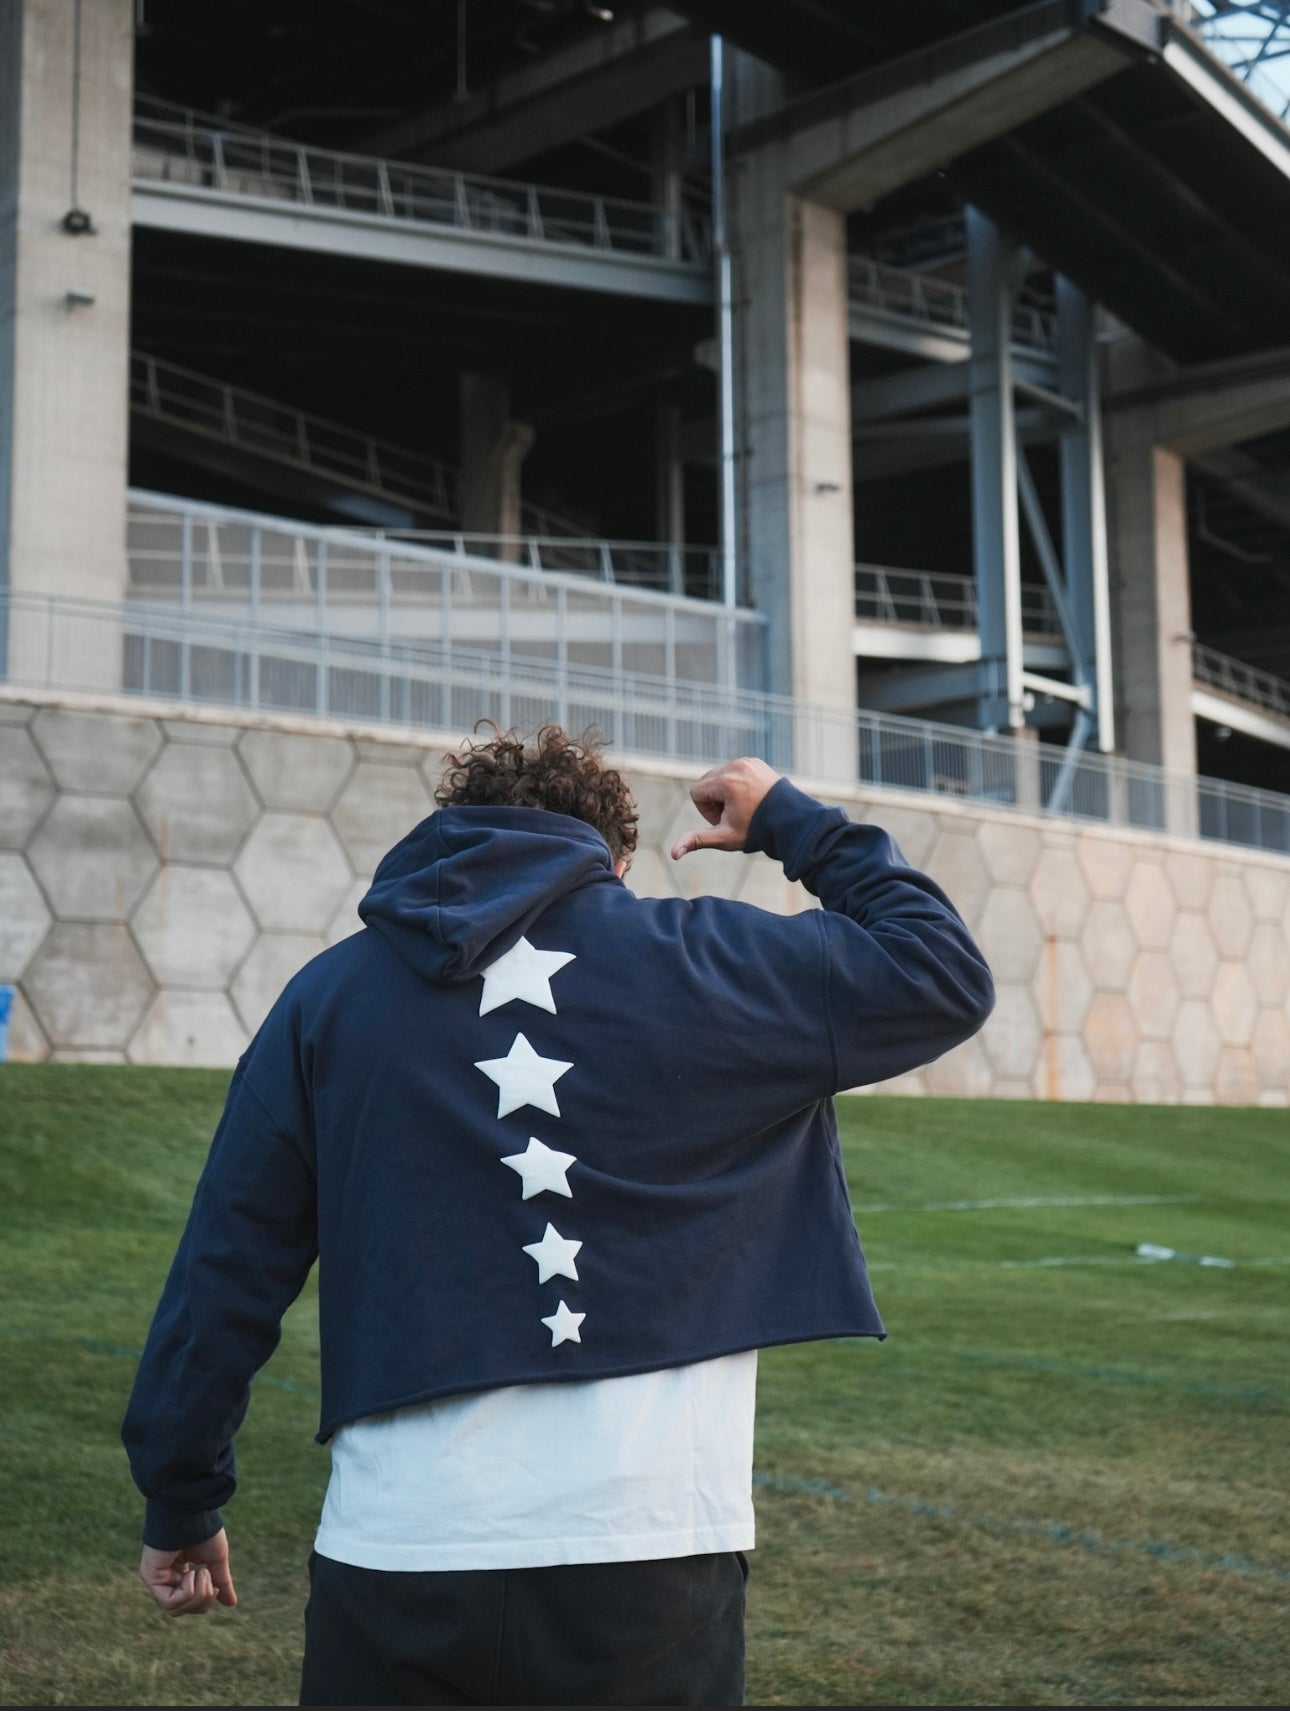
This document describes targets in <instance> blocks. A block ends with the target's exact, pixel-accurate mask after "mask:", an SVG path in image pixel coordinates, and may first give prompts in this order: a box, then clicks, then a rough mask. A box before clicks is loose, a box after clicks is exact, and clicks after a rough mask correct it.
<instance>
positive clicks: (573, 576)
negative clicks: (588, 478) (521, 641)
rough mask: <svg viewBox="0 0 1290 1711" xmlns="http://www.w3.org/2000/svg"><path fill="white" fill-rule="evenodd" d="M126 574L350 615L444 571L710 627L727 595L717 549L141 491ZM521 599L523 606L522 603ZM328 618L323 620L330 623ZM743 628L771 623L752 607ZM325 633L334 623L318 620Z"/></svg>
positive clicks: (138, 582) (135, 585) (141, 582)
mask: <svg viewBox="0 0 1290 1711" xmlns="http://www.w3.org/2000/svg"><path fill="white" fill-rule="evenodd" d="M127 517H128V533H127V543H128V565H129V587H130V592H131V593H138V594H144V595H152V594H157V593H161V592H166V591H168V592H170V593H172V594H173V593H176V592H181V593H182V592H183V591H185V590H186V591H187V594H188V596H190V597H195V598H207V599H211V600H215V601H221V600H223V601H227V600H229V599H243V598H245V599H248V600H250V602H251V603H252V608H253V609H256V608H258V606H259V604H260V603H261V602H263V601H271V600H274V599H277V600H282V599H290V600H292V601H296V600H298V599H299V597H300V596H301V595H304V596H306V597H307V598H309V599H313V598H315V597H317V596H318V595H319V593H320V591H321V596H322V598H323V599H324V602H326V601H327V600H330V601H331V602H332V603H333V604H334V603H337V602H339V603H340V604H342V605H348V606H352V605H353V604H354V603H355V602H356V601H360V602H362V601H366V602H368V603H375V602H378V601H379V600H380V599H381V598H382V590H383V589H384V590H385V592H386V593H387V594H389V595H390V596H391V597H392V598H394V597H401V598H403V599H405V600H406V601H414V600H416V599H418V598H423V597H424V589H423V588H422V585H424V588H437V587H438V584H439V581H440V579H441V578H442V576H443V574H444V570H445V567H459V569H458V571H457V574H458V575H459V577H460V578H468V577H469V576H470V575H471V574H476V575H477V576H480V577H483V578H485V579H487V578H489V577H492V578H493V579H494V580H495V579H496V577H497V576H498V575H504V576H505V577H506V578H508V579H509V580H510V581H511V582H512V583H516V584H524V585H525V586H526V587H527V589H528V592H527V594H526V595H525V596H524V598H526V599H527V600H529V601H530V602H532V601H534V600H543V599H545V598H546V595H545V594H543V592H542V590H543V589H544V588H546V589H548V590H549V588H550V587H552V586H554V585H555V583H556V582H558V581H559V579H560V578H561V577H564V578H567V579H568V582H569V586H570V588H571V589H574V588H576V589H577V592H578V593H579V595H580V596H581V597H584V598H585V597H586V595H587V589H586V584H587V583H593V584H604V585H605V592H604V593H603V595H602V594H597V595H596V596H595V597H596V598H597V599H608V598H609V597H610V593H609V591H610V590H613V591H616V593H618V594H621V595H623V596H626V595H627V594H628V593H630V592H639V593H641V594H642V595H644V594H648V595H650V596H652V597H657V596H660V595H663V596H670V597H674V598H675V600H679V601H680V603H681V606H682V607H684V608H685V609H686V610H689V611H691V612H692V613H706V614H707V615H708V617H709V619H710V618H711V603H712V602H713V601H714V600H715V599H716V596H717V595H718V594H719V593H720V580H721V578H720V562H719V554H718V552H717V549H716V548H715V547H686V546H672V545H668V544H667V543H662V542H657V541H598V540H588V539H586V538H585V537H582V536H565V537H561V536H555V537H551V536H546V535H477V534H465V533H463V532H462V531H460V530H387V529H359V528H348V527H344V528H340V527H336V528H326V527H322V526H319V525H315V524H310V523H300V522H297V521H296V520H295V519H293V518H286V517H271V516H266V515H264V514H263V513H261V512H256V511H242V510H237V509H234V508H233V507H230V506H223V505H208V504H203V503H201V502H199V501H197V500H192V499H184V498H180V497H176V496H173V495H171V494H166V493H151V492H147V491H145V490H142V489H139V488H133V489H131V491H130V495H129V510H128V513H127ZM517 597H518V596H517ZM323 616H325V614H323ZM735 619H736V621H737V622H738V623H740V624H743V625H748V624H753V625H755V626H757V627H761V625H762V623H763V620H762V619H761V617H760V615H759V614H756V613H754V612H752V611H751V610H749V609H748V608H746V607H741V608H739V609H738V611H737V612H736V613H735ZM320 627H321V628H326V627H327V625H326V623H325V622H320Z"/></svg>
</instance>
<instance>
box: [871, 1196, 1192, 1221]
mask: <svg viewBox="0 0 1290 1711" xmlns="http://www.w3.org/2000/svg"><path fill="white" fill-rule="evenodd" d="M1202 1204H1203V1201H1202V1198H1201V1196H1200V1195H1199V1194H1059V1195H1039V1194H1026V1195H1021V1196H1019V1197H1017V1198H1015V1199H1009V1200H925V1201H923V1202H921V1203H920V1204H917V1205H898V1204H897V1203H896V1202H895V1201H888V1202H886V1203H881V1204H877V1205H872V1206H867V1205H865V1204H864V1202H863V1201H862V1202H861V1203H860V1205H858V1206H857V1207H856V1211H857V1212H858V1213H859V1214H861V1215H862V1216H864V1217H867V1216H868V1215H869V1213H870V1212H1006V1211H1010V1210H1012V1209H1013V1208H1014V1207H1015V1208H1018V1209H1021V1210H1023V1211H1024V1210H1033V1209H1042V1208H1043V1207H1045V1206H1057V1207H1062V1206H1200V1205H1202Z"/></svg>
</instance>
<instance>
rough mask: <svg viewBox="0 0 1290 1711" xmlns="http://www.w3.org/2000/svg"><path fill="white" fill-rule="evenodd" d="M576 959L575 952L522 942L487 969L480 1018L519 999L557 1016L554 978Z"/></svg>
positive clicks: (525, 940) (480, 1000) (513, 946)
mask: <svg viewBox="0 0 1290 1711" xmlns="http://www.w3.org/2000/svg"><path fill="white" fill-rule="evenodd" d="M574 960H575V958H574V954H573V952H572V951H540V950H538V949H537V947H536V946H535V945H531V944H530V943H529V942H528V940H527V939H520V941H519V942H518V943H517V944H514V945H512V946H511V948H510V950H508V951H507V953H506V955H505V956H499V957H498V959H497V961H496V962H494V963H490V964H489V965H488V967H487V968H486V969H485V970H484V990H483V992H482V993H481V994H480V998H479V1013H480V1015H481V1016H487V1014H488V1012H489V1011H490V1010H496V1009H499V1008H500V1006H501V1005H503V1004H509V1003H510V1001H511V1000H512V998H518V999H520V1000H521V1002H523V1003H525V1004H536V1006H537V1007H538V1009H539V1010H549V1011H550V1012H551V1014H552V1015H553V1016H554V1015H555V999H554V998H552V996H551V977H552V975H555V974H559V972H560V970H561V969H562V968H564V967H565V965H566V964H567V963H571V962H573V961H574Z"/></svg>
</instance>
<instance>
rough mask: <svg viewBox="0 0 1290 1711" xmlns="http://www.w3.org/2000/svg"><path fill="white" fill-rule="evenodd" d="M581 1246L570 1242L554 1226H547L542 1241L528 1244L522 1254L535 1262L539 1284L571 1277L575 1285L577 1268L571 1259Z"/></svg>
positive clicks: (578, 1243) (579, 1243)
mask: <svg viewBox="0 0 1290 1711" xmlns="http://www.w3.org/2000/svg"><path fill="white" fill-rule="evenodd" d="M581 1246H582V1243H581V1242H571V1241H570V1240H569V1239H568V1237H567V1236H562V1235H561V1234H560V1232H559V1230H557V1229H556V1227H555V1225H554V1224H548V1225H547V1227H546V1232H545V1234H544V1235H543V1237H542V1240H541V1241H540V1242H529V1243H528V1245H527V1246H526V1247H525V1249H524V1252H525V1253H526V1254H531V1255H532V1256H533V1258H534V1259H535V1260H536V1261H537V1268H538V1282H539V1283H545V1282H546V1281H547V1280H548V1278H552V1277H571V1278H572V1279H573V1281H574V1282H575V1283H576V1282H577V1281H578V1268H577V1266H576V1265H575V1264H574V1263H573V1259H574V1255H575V1254H576V1253H577V1251H578V1249H579V1248H580V1247H581Z"/></svg>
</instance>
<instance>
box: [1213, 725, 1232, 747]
mask: <svg viewBox="0 0 1290 1711" xmlns="http://www.w3.org/2000/svg"><path fill="white" fill-rule="evenodd" d="M1231 735H1232V727H1231V726H1230V725H1220V726H1219V727H1218V729H1217V730H1216V731H1215V732H1214V741H1215V742H1216V743H1225V742H1228V741H1229V740H1230V738H1231Z"/></svg>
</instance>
